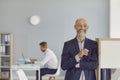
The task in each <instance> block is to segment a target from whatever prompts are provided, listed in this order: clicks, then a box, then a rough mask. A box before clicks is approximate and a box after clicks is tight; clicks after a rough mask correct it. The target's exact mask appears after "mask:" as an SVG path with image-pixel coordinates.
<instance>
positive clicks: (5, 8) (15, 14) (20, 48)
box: [0, 0, 109, 61]
mask: <svg viewBox="0 0 120 80" xmlns="http://www.w3.org/2000/svg"><path fill="white" fill-rule="evenodd" d="M34 14H36V15H39V16H40V18H41V22H40V24H39V25H38V26H32V25H31V24H30V23H29V18H30V16H32V15H34ZM80 17H83V18H86V19H87V20H88V24H89V30H88V33H87V37H89V38H91V39H95V38H103V37H109V0H92V1H91V0H0V32H13V33H14V61H15V60H16V59H18V58H21V57H22V56H21V53H22V52H23V53H24V54H25V57H27V58H29V57H31V58H40V59H41V58H42V57H41V56H42V55H41V52H40V50H39V42H41V41H47V42H48V44H49V47H50V48H51V49H52V50H54V52H55V53H56V55H57V56H58V58H59V59H60V58H61V53H62V48H63V44H64V42H65V41H67V40H69V39H72V38H74V37H75V30H74V28H73V25H74V22H75V20H76V19H77V18H80Z"/></svg>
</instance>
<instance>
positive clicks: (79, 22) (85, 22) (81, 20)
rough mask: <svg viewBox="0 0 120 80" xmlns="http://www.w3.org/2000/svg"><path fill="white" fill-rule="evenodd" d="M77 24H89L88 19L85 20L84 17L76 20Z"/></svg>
mask: <svg viewBox="0 0 120 80" xmlns="http://www.w3.org/2000/svg"><path fill="white" fill-rule="evenodd" d="M76 24H86V25H87V20H85V19H83V18H80V19H77V20H76V22H75V25H76Z"/></svg>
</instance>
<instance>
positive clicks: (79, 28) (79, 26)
mask: <svg viewBox="0 0 120 80" xmlns="http://www.w3.org/2000/svg"><path fill="white" fill-rule="evenodd" d="M74 28H75V30H76V32H77V36H79V37H85V36H86V32H87V30H88V25H87V21H86V20H85V19H83V18H80V19H77V20H76V22H75V25H74Z"/></svg>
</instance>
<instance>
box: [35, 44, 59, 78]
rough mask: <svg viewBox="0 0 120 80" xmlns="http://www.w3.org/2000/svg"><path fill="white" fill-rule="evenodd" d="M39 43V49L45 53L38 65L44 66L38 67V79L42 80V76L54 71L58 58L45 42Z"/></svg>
mask: <svg viewBox="0 0 120 80" xmlns="http://www.w3.org/2000/svg"><path fill="white" fill-rule="evenodd" d="M39 45H40V49H41V51H42V52H43V54H44V55H45V57H44V59H43V60H42V61H40V65H41V66H44V68H41V69H40V80H42V76H44V75H46V74H55V73H56V71H57V68H58V60H57V57H56V55H55V53H54V52H53V51H52V50H50V49H49V48H48V45H47V42H41V43H40V44H39ZM45 66H46V67H45ZM36 80H38V71H37V72H36Z"/></svg>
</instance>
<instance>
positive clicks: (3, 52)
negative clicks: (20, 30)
mask: <svg viewBox="0 0 120 80" xmlns="http://www.w3.org/2000/svg"><path fill="white" fill-rule="evenodd" d="M12 55H13V34H12V33H1V34H0V80H10V66H11V65H12Z"/></svg>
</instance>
